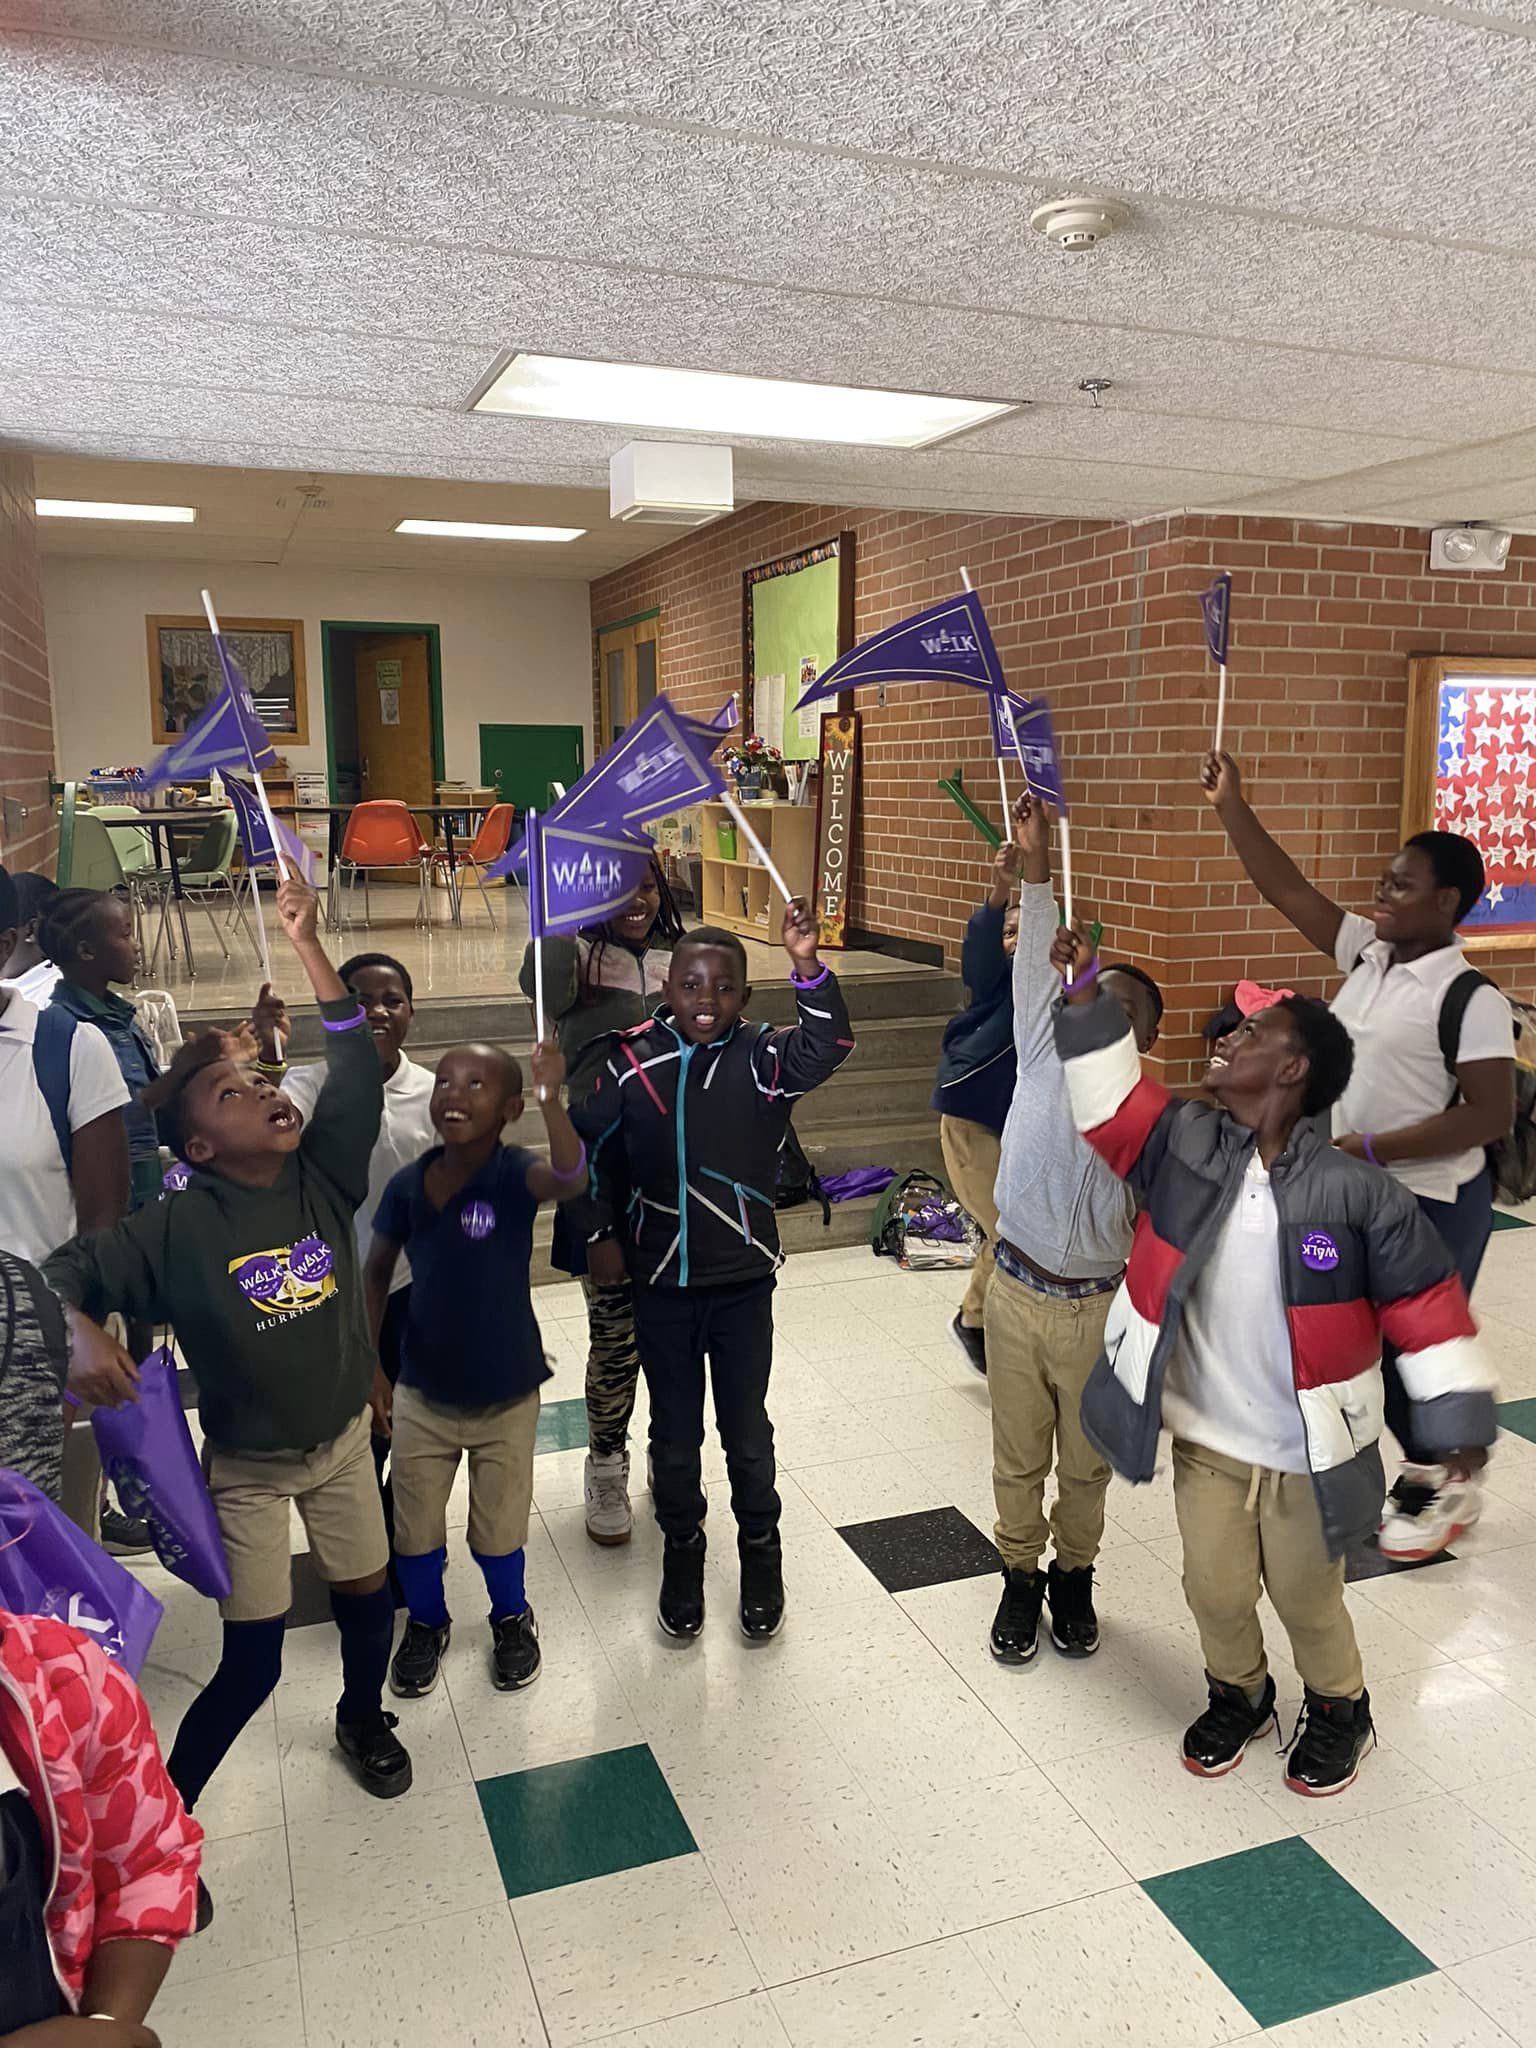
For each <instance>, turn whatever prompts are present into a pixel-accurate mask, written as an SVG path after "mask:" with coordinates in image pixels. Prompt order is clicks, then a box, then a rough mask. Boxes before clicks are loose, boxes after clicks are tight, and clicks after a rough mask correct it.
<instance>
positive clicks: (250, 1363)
mask: <svg viewBox="0 0 1536 2048" xmlns="http://www.w3.org/2000/svg"><path fill="white" fill-rule="evenodd" d="M277 907H278V913H279V916H280V917H281V919H282V923H283V929H284V930H285V932H286V933H287V935H288V938H289V940H290V942H291V943H292V946H293V949H294V952H295V953H296V954H297V955H298V957H299V962H300V964H301V965H302V967H303V969H304V971H305V973H306V975H307V976H308V979H309V983H310V986H311V988H312V989H313V990H314V993H315V997H316V1000H317V1001H318V1003H319V1005H320V1015H321V1018H322V1020H323V1022H324V1025H325V1031H326V1066H327V1070H328V1071H327V1077H326V1083H325V1086H324V1087H323V1088H322V1090H321V1092H320V1096H319V1099H318V1101H317V1102H316V1103H315V1106H314V1109H313V1111H312V1113H311V1115H310V1117H309V1119H308V1120H307V1121H306V1120H305V1119H304V1117H302V1116H301V1115H300V1113H299V1112H298V1110H297V1109H295V1108H294V1106H293V1104H292V1103H291V1102H290V1101H289V1100H288V1097H287V1096H286V1095H284V1094H283V1093H282V1091H281V1089H279V1088H276V1087H274V1086H273V1084H272V1083H271V1081H269V1080H268V1079H266V1078H265V1077H264V1076H263V1075H262V1074H260V1073H259V1072H258V1071H257V1069H256V1067H255V1065H254V1064H253V1061H252V1055H253V1050H254V1049H253V1048H252V1047H250V1046H249V1045H247V1044H246V1043H244V1042H243V1041H242V1040H240V1039H237V1038H232V1037H231V1036H230V1035H229V1034H227V1033H223V1032H205V1033H203V1034H202V1035H201V1036H200V1037H197V1038H193V1039H190V1040H189V1041H188V1042H187V1044H186V1045H184V1046H183V1047H182V1049H181V1051H180V1052H179V1053H178V1054H177V1056H176V1058H175V1060H174V1061H173V1062H172V1064H171V1066H170V1068H169V1070H168V1071H167V1072H166V1073H165V1074H164V1075H163V1076H162V1078H161V1079H160V1080H159V1081H158V1082H157V1083H156V1084H155V1085H154V1087H152V1088H151V1089H149V1090H147V1091H146V1093H145V1096H144V1098H143V1099H144V1101H145V1104H146V1106H147V1107H149V1108H151V1109H155V1110H157V1111H158V1112H159V1115H160V1126H161V1130H162V1132H163V1133H164V1135H165V1138H166V1141H167V1143H169V1144H170V1145H171V1147H172V1149H173V1150H174V1151H175V1153H176V1155H177V1157H178V1158H179V1159H181V1160H182V1161H183V1163H184V1164H185V1165H186V1166H187V1167H188V1168H189V1169H190V1172H189V1174H188V1176H187V1179H186V1184H185V1186H184V1187H182V1188H181V1189H180V1190H179V1191H177V1192H176V1193H173V1194H171V1195H170V1196H169V1197H168V1198H167V1199H166V1200H165V1201H163V1202H156V1203H152V1204H150V1205H149V1206H148V1207H146V1208H143V1209H140V1210H138V1211H136V1212H135V1213H134V1214H133V1215H131V1216H130V1217H128V1218H127V1219H126V1221H124V1222H122V1223H120V1224H118V1225H117V1226H116V1227H115V1228H114V1229H111V1230H104V1231H98V1232H95V1233H93V1234H92V1235H91V1236H88V1237H77V1238H75V1239H73V1240H72V1241H71V1242H70V1243H68V1244H65V1245H61V1246H60V1248H59V1249H58V1250H57V1251H56V1252H55V1253H54V1254H53V1256H52V1257H51V1258H50V1259H49V1260H48V1262H47V1265H46V1268H45V1277H46V1278H47V1280H48V1281H49V1283H50V1284H51V1285H52V1287H53V1288H54V1290H55V1291H56V1292H57V1293H58V1294H59V1295H60V1296H61V1297H62V1299H63V1300H64V1302H65V1304H66V1313H67V1315H68V1318H69V1321H70V1325H71V1341H72V1348H73V1351H74V1354H75V1356H76V1357H77V1358H80V1357H82V1356H84V1357H86V1358H90V1357H91V1356H97V1355H99V1356H101V1357H102V1358H104V1359H107V1360H109V1361H110V1362H112V1363H114V1364H115V1365H116V1366H117V1367H118V1368H119V1369H120V1370H121V1371H123V1372H124V1373H126V1374H127V1375H128V1376H129V1378H130V1379H132V1378H133V1377H135V1370H134V1366H133V1362H132V1360H131V1359H129V1358H128V1357H127V1355H126V1353H124V1352H122V1351H121V1349H120V1347H118V1346H117V1345H115V1344H114V1343H113V1341H112V1339H111V1338H110V1337H108V1336H107V1335H106V1333H105V1332H104V1331H103V1330H101V1329H100V1328H99V1327H98V1324H99V1321H100V1319H101V1318H102V1317H104V1316H106V1315H109V1314H110V1313H112V1312H113V1311H114V1310H116V1311H117V1312H118V1313H120V1314H122V1315H124V1316H128V1317H130V1318H140V1319H142V1320H144V1321H146V1322H150V1321H152V1322H157V1323H159V1322H168V1323H170V1324H172V1325H173V1326H174V1328H175V1331H176V1336H177V1339H178V1341H179V1342H180V1345H181V1348H182V1351H183V1353H184V1354H185V1357H186V1360H187V1363H188V1365H189V1366H190V1368H191V1370H192V1373H193V1376H194V1377H195V1379H196V1381H197V1386H198V1397H199V1405H198V1414H199V1417H200V1419H201V1422H202V1426H203V1434H204V1438H205V1443H204V1452H203V1465H204V1470H205V1472H206V1474H207V1478H208V1487H209V1491H210V1492H211V1494H212V1496H213V1502H214V1506H215V1508H216V1510H217V1512H218V1517H219V1530H220V1533H221V1535H222V1536H223V1539H224V1548H225V1550H226V1552H227V1553H228V1556H229V1567H230V1575H231V1578H232V1580H233V1587H232V1590H231V1593H230V1597H229V1598H228V1599H227V1600H225V1601H224V1602H222V1603H221V1607H220V1612H221V1613H222V1615H223V1618H224V1644H223V1654H222V1656H221V1658H220V1662H219V1668H218V1670H217V1671H216V1672H215V1673H214V1675H213V1677H212V1678H211V1679H210V1680H209V1681H208V1684H207V1685H206V1686H205V1687H204V1688H203V1691H202V1692H201V1693H200V1694H199V1696H198V1698H197V1699H196V1700H195V1701H194V1702H193V1704H192V1706H191V1707H190V1708H189V1709H188V1711H187V1714H186V1717H185V1719H184V1720H183V1722H182V1724H181V1728H180V1731H179V1732H178V1734H177V1737H176V1745H175V1748H174V1749H173V1750H172V1752H171V1759H170V1772H171V1776H172V1778H173V1779H174V1780H175V1782H176V1786H177V1789H178V1791H179V1792H180V1793H181V1795H182V1798H183V1799H184V1800H185V1801H186V1804H187V1806H188V1807H189V1808H190V1807H192V1806H194V1805H195V1804H196V1802H197V1799H198V1797H199V1795H200V1794H201V1792H202V1790H203V1787H204V1785H206V1784H207V1782H208V1780H209V1778H210V1777H211V1776H212V1775H213V1773H214V1771H215V1769H216V1768H217V1767H218V1765H219V1763H220V1762H221V1761H222V1760H223V1758H224V1756H225V1754H226V1753H227V1751H228V1750H229V1748H230V1746H231V1745H232V1744H233V1743H234V1741H235V1739H236V1737H237V1736H238V1735H239V1734H240V1731H241V1730H242V1729H243V1728H244V1727H245V1726H246V1724H247V1723H248V1722H249V1721H250V1720H251V1718H252V1716H253V1715H254V1714H255V1713H256V1712H257V1710H258V1709H259V1708H260V1706H261V1705H262V1703H263V1701H264V1700H266V1699H267V1697H268V1696H269V1695H270V1693H271V1692H272V1690H273V1688H274V1687H275V1686H276V1684H277V1681H278V1678H279V1676H280V1675H281V1671H282V1654H283V1621H284V1616H285V1614H286V1612H287V1609H288V1605H289V1601H290V1598H291V1585H290V1578H291V1574H290V1562H289V1540H288V1523H289V1507H290V1503H292V1504H294V1505H296V1506H297V1508H298V1510H299V1514H300V1516H301V1517H302V1518H303V1521H304V1525H305V1527H306V1529H307V1530H308V1533H309V1542H310V1549H311V1552H312V1553H313V1555H314V1558H315V1561H316V1563H317V1565H318V1566H319V1568H320V1571H321V1573H322V1574H323V1575H324V1577H325V1578H326V1579H327V1580H328V1581H329V1582H330V1588H331V1609H332V1612H333V1614H334V1615H335V1618H336V1624H337V1627H338V1629H339V1630H340V1632H341V1667H342V1687H343V1689H342V1695H341V1699H340V1701H339V1702H338V1705H337V1709H336V1741H337V1744H338V1746H339V1747H340V1749H341V1752H342V1754H343V1756H344V1757H345V1758H346V1760H347V1762H348V1763H349V1764H350V1765H351V1767H352V1769H353V1771H354V1773H355V1774H356V1776H357V1777H358V1779H359V1781H360V1782H361V1784H362V1785H363V1787H364V1789H365V1790H366V1791H369V1792H371V1793H373V1794H374V1795H375V1797H377V1798H381V1799H389V1798H394V1797H395V1796H396V1795H397V1794H399V1793H401V1792H404V1791H406V1790H407V1789H408V1787H409V1785H410V1782H411V1762H410V1758H409V1757H408V1756H407V1755H406V1752H405V1750H404V1749H403V1748H402V1746H401V1744H400V1743H399V1741H398V1740H397V1739H396V1737H395V1735H394V1733H393V1729H394V1725H395V1721H394V1716H393V1715H391V1714H386V1713H385V1712H384V1711H383V1705H382V1700H383V1686H384V1676H385V1671H386V1668H387V1666H388V1662H389V1652H390V1646H391V1642H392V1639H393V1634H394V1603H393V1601H392V1600H391V1598H390V1594H389V1591H388V1589H387V1587H386V1584H385V1568H386V1566H387V1564H388V1560H389V1544H388V1539H387V1538H386V1536H385V1532H384V1513H383V1509H382V1507H381V1506H380V1503H379V1492H378V1487H377V1485H376V1484H375V1482H374V1476H373V1457H372V1452H371V1449H370V1444H369V1434H370V1431H369V1421H370V1413H369V1394H370V1391H371V1388H372V1385H373V1375H374V1364H375V1360H374V1353H373V1347H372V1345H371V1344H370V1343H369V1339H368V1326H367V1321H366V1319H365V1316H364V1311H363V1299H362V1288H361V1285H360V1281H359V1275H358V1259H357V1240H356V1235H355V1232H354V1229H353V1217H354V1214H355V1212H356V1210H357V1208H358V1206H359V1204H360V1203H361V1202H362V1201H363V1200H364V1199H365V1198H366V1196H367V1193H368V1158H369V1154H370V1153H371V1151H372V1150H373V1145H374V1141H375V1139H376V1138H377V1136H378V1131H379V1115H380V1105H381V1102H382V1084H381V1079H380V1068H379V1060H378V1054H377V1053H376V1052H375V1050H374V1047H373V1042H372V1040H371V1039H370V1037H369V1035H368V1032H367V1030H366V1029H365V1028H364V1014H363V1009H362V1006H361V1004H360V1003H359V1002H358V1000H357V998H356V997H355V996H353V995H349V994H348V992H347V991H346V989H345V988H343V986H342V984H341V981H340V979H339V977H338V976H337V973H336V970H335V968H334V967H333V966H332V965H331V963H330V961H329V959H328V958H327V957H326V954H325V951H324V948H323V947H322V946H321V945H320V942H319V940H318V938H317V937H316V929H315V928H316V911H317V905H316V900H315V897H314V894H313V892H312V891H311V890H310V889H308V888H307V887H306V886H305V884H304V883H302V882H300V881H298V880H296V879H294V878H291V877H290V879H288V880H287V881H285V882H284V883H283V884H282V886H281V888H280V889H279V891H278V898H277Z"/></svg>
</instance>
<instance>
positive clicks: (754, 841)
mask: <svg viewBox="0 0 1536 2048" xmlns="http://www.w3.org/2000/svg"><path fill="white" fill-rule="evenodd" d="M720 801H721V802H722V803H723V804H724V805H725V808H726V809H727V810H728V811H729V812H730V814H731V816H732V817H733V818H734V819H735V821H736V823H737V824H738V825H739V826H740V828H741V832H742V836H743V837H744V838H745V840H746V842H747V844H748V846H750V847H751V848H752V850H753V852H754V853H755V854H756V855H757V857H758V859H759V860H760V861H761V862H762V864H763V866H764V867H765V868H766V869H767V870H768V878H769V880H770V881H771V882H772V883H773V886H774V887H775V889H777V890H778V892H779V894H780V895H781V896H782V897H783V898H784V901H785V902H786V903H793V902H794V900H795V899H794V896H793V895H792V894H791V892H790V887H789V884H788V882H786V881H785V879H784V877H783V876H782V875H781V874H780V873H779V871H778V869H777V868H776V867H775V866H774V864H773V860H772V857H771V856H770V854H769V852H768V849H767V847H766V846H764V844H763V842H762V841H761V839H759V838H758V836H757V834H756V833H755V832H754V831H753V829H752V827H751V826H750V825H749V824H748V823H747V820H746V817H745V815H744V814H743V812H742V808H741V805H740V804H739V803H737V801H736V799H735V797H733V796H732V795H731V794H730V793H729V792H728V791H722V792H721V796H720Z"/></svg>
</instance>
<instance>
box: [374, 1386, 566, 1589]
mask: <svg viewBox="0 0 1536 2048" xmlns="http://www.w3.org/2000/svg"><path fill="white" fill-rule="evenodd" d="M538 1428H539V1395H538V1390H537V1388H535V1390H534V1391H533V1393H531V1394H525V1395H524V1396H523V1398H522V1399H521V1400H520V1401H503V1402H500V1403H498V1405H497V1406H496V1407H494V1408H442V1407H439V1405H438V1404H437V1402H435V1401H429V1400H427V1399H426V1398H425V1396H424V1395H422V1394H419V1393H418V1392H417V1391H416V1389H415V1388H414V1387H408V1386H405V1385H401V1386H398V1387H396V1389H395V1425H394V1435H393V1436H392V1437H391V1439H390V1446H389V1476H390V1481H391V1484H392V1485H393V1487H394V1494H395V1548H396V1550H397V1551H398V1552H399V1553H400V1555H401V1556H402V1557H425V1556H426V1555H427V1554H428V1552H430V1551H433V1550H442V1549H443V1548H444V1547H445V1546H446V1544H447V1542H448V1520H447V1515H448V1496H449V1494H450V1493H451V1492H452V1491H453V1482H454V1477H455V1475H456V1474H457V1472H458V1469H459V1460H460V1458H461V1457H463V1456H464V1454H465V1452H466V1451H467V1452H468V1453H469V1547H470V1549H471V1550H473V1551H474V1552H475V1553H476V1554H477V1555H478V1556H480V1557H505V1556H506V1555H507V1553H508V1552H509V1551H513V1550H521V1549H522V1547H523V1545H524V1544H525V1543H526V1542H527V1541H528V1517H529V1514H530V1513H531V1512H532V1508H533V1444H534V1438H535V1436H536V1435H537V1434H538Z"/></svg>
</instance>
